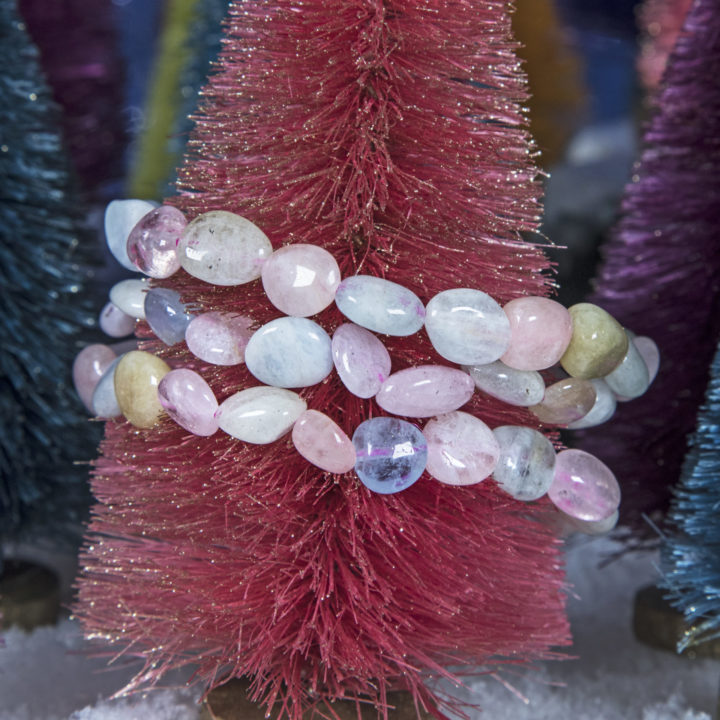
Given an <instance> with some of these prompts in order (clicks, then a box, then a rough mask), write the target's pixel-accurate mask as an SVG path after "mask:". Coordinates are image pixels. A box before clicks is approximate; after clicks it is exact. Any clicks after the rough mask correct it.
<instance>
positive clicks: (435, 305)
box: [425, 288, 510, 365]
mask: <svg viewBox="0 0 720 720" xmlns="http://www.w3.org/2000/svg"><path fill="white" fill-rule="evenodd" d="M425 329H426V330H427V334H428V337H429V338H430V342H431V343H432V344H433V347H434V348H435V349H436V350H437V351H438V353H440V355H442V356H443V357H444V358H445V359H447V360H450V361H451V362H454V363H458V364H461V365H486V364H487V363H491V362H494V361H495V360H497V359H498V358H499V357H500V356H501V355H502V354H503V353H504V352H505V351H506V350H507V349H508V346H509V344H510V321H509V320H508V318H507V315H506V314H505V313H504V312H503V309H502V307H500V305H498V303H496V302H495V300H493V299H492V298H491V297H490V296H489V295H488V294H487V293H484V292H482V291H480V290H473V289H471V288H455V289H453V290H444V291H443V292H441V293H438V294H437V295H435V297H434V298H432V300H430V302H429V303H428V306H427V317H426V319H425Z"/></svg>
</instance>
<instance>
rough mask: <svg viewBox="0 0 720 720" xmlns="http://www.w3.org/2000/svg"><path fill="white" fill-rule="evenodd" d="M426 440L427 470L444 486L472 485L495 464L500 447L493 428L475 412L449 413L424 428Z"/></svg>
mask: <svg viewBox="0 0 720 720" xmlns="http://www.w3.org/2000/svg"><path fill="white" fill-rule="evenodd" d="M423 435H424V436H425V439H426V440H427V445H428V457H427V466H426V470H427V471H428V472H429V473H430V475H432V476H433V477H434V478H435V479H436V480H439V481H440V482H441V483H445V484H446V485H474V484H476V483H479V482H481V481H482V480H484V479H485V478H486V477H488V476H489V475H490V474H491V473H492V471H493V470H494V469H495V466H496V465H497V462H498V458H499V457H500V446H499V444H498V441H497V440H496V439H495V435H494V434H493V432H492V430H491V429H490V428H489V427H488V426H487V425H486V424H485V423H484V422H483V421H482V420H479V419H478V418H476V417H475V416H474V415H470V414H469V413H465V412H451V413H447V414H446V415H440V417H436V418H433V419H432V420H430V422H428V424H427V425H425V427H424V428H423Z"/></svg>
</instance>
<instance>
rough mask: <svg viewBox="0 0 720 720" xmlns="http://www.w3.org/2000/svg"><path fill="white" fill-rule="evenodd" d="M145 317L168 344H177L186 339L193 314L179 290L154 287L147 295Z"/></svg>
mask: <svg viewBox="0 0 720 720" xmlns="http://www.w3.org/2000/svg"><path fill="white" fill-rule="evenodd" d="M145 319H146V320H147V323H148V325H149V326H150V329H151V330H152V331H153V332H154V333H155V335H157V337H159V338H160V339H161V340H162V341H163V342H164V343H165V344H166V345H175V344H176V343H179V342H182V341H183V340H184V339H185V330H187V326H188V325H189V324H190V321H191V320H192V319H193V316H192V315H191V314H190V313H188V312H186V311H185V305H184V304H183V303H182V302H181V300H180V293H179V292H177V291H176V290H170V289H169V288H153V289H152V290H149V291H148V293H147V295H146V296H145Z"/></svg>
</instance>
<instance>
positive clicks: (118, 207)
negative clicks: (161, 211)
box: [105, 200, 158, 272]
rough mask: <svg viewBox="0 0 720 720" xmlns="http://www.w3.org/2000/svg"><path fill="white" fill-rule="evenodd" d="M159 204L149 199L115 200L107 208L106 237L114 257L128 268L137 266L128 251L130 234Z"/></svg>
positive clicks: (135, 270) (131, 268)
mask: <svg viewBox="0 0 720 720" xmlns="http://www.w3.org/2000/svg"><path fill="white" fill-rule="evenodd" d="M157 206H158V204H157V203H155V202H150V201H149V200H113V201H112V202H111V203H110V204H109V205H108V206H107V208H106V209H105V238H106V240H107V245H108V248H109V250H110V252H111V253H112V254H113V257H114V258H115V259H116V260H117V261H118V262H119V263H120V264H121V265H122V266H123V267H124V268H126V269H127V270H132V271H133V272H137V267H136V266H135V264H134V263H133V261H132V260H131V259H130V258H129V256H128V253H127V241H128V236H129V235H130V232H131V231H132V229H133V228H134V227H135V225H137V223H138V222H139V221H140V220H141V219H142V218H143V217H144V216H145V215H147V214H148V213H149V212H151V211H152V210H154V209H155V208H156V207H157Z"/></svg>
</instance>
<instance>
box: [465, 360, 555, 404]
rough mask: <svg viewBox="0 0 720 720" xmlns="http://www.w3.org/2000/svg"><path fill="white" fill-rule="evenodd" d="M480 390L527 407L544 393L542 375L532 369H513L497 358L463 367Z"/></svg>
mask: <svg viewBox="0 0 720 720" xmlns="http://www.w3.org/2000/svg"><path fill="white" fill-rule="evenodd" d="M463 370H465V372H467V373H468V374H469V375H470V377H471V378H472V379H473V382H474V383H475V387H476V388H477V389H478V390H482V391H483V392H484V393H487V394H488V395H492V397H495V398H498V400H502V401H503V402H506V403H507V404H508V405H517V406H519V407H529V406H530V405H536V404H537V403H539V402H541V401H542V399H543V396H544V395H545V383H544V382H543V379H542V375H540V373H539V372H535V371H534V370H515V369H513V368H511V367H508V366H507V365H505V363H503V362H500V360H497V361H496V362H493V363H488V364H487V365H474V366H470V367H468V366H465V367H464V368H463Z"/></svg>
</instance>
